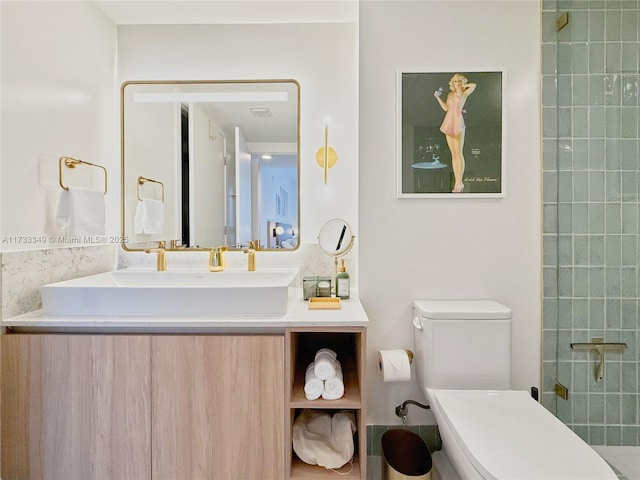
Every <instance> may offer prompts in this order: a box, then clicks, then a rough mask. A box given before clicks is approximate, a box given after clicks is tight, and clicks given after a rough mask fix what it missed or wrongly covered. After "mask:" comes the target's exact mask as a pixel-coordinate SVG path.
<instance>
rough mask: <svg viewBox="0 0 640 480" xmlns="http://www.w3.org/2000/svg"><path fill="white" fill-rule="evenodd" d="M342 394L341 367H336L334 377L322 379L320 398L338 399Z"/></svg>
mask: <svg viewBox="0 0 640 480" xmlns="http://www.w3.org/2000/svg"><path fill="white" fill-rule="evenodd" d="M343 396H344V380H343V376H342V368H341V367H340V366H338V367H337V368H336V375H335V377H332V378H328V379H327V380H325V381H324V390H323V391H322V398H324V399H325V400H338V399H339V398H342V397H343Z"/></svg>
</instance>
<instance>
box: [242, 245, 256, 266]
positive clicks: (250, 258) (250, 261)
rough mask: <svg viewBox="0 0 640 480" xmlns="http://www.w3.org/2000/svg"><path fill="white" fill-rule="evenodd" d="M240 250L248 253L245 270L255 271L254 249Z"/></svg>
mask: <svg viewBox="0 0 640 480" xmlns="http://www.w3.org/2000/svg"><path fill="white" fill-rule="evenodd" d="M250 243H251V242H250ZM242 251H243V252H244V253H246V254H248V255H249V256H248V257H247V270H249V271H250V272H255V271H256V249H255V248H245V249H243V250H242Z"/></svg>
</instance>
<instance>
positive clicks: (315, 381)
mask: <svg viewBox="0 0 640 480" xmlns="http://www.w3.org/2000/svg"><path fill="white" fill-rule="evenodd" d="M314 367H315V364H314V363H313V362H312V363H310V364H309V366H308V367H307V371H306V373H305V375H304V396H305V397H307V400H316V399H318V398H320V396H321V395H322V391H323V390H324V382H323V381H322V380H320V379H319V378H318V377H316V374H315V373H314V372H313V368H314Z"/></svg>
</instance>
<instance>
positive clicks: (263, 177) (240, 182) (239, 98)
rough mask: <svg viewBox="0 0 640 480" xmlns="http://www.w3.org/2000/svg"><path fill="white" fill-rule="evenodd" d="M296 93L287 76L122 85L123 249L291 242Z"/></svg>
mask: <svg viewBox="0 0 640 480" xmlns="http://www.w3.org/2000/svg"><path fill="white" fill-rule="evenodd" d="M299 97H300V93H299V85H298V83H297V82H296V81H294V80H267V81H175V82H168V81H167V82H142V81H134V82H126V83H125V84H123V86H122V91H121V101H122V104H121V109H122V230H123V237H125V238H127V239H128V243H127V245H125V248H127V249H130V250H138V249H144V248H147V247H148V246H149V244H157V242H158V241H159V240H164V241H166V243H167V247H174V248H210V247H213V246H220V245H226V246H228V247H229V248H231V249H234V248H242V247H246V246H247V244H248V242H250V241H255V240H258V241H259V242H260V248H262V249H281V248H282V249H295V248H297V246H298V238H299Z"/></svg>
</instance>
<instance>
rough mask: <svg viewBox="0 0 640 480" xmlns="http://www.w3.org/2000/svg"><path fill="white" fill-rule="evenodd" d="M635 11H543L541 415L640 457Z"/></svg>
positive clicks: (578, 0)
mask: <svg viewBox="0 0 640 480" xmlns="http://www.w3.org/2000/svg"><path fill="white" fill-rule="evenodd" d="M639 7H640V2H638V1H637V0H631V1H625V0H622V1H619V0H618V1H617V0H606V1H605V0H573V1H543V7H542V8H543V26H542V29H543V32H542V40H543V44H542V49H543V50H542V60H543V65H542V73H543V77H542V88H543V113H542V115H543V151H544V162H543V185H544V193H543V202H544V217H543V218H544V237H543V245H544V246H543V252H544V255H543V259H544V260H543V261H544V308H543V312H544V325H543V403H544V405H545V406H546V407H547V408H549V409H550V410H551V411H552V412H554V413H555V414H556V415H557V416H558V417H559V418H560V419H561V420H562V421H563V422H565V423H566V424H567V425H569V426H570V427H571V428H572V429H573V430H574V431H575V432H576V433H578V434H579V435H580V436H581V437H582V438H584V439H585V440H586V441H587V442H588V443H590V444H592V445H632V446H635V445H640V428H639V427H638V417H639V415H640V401H639V395H638V384H639V383H640V369H639V367H638V360H639V357H638V352H639V351H640V335H638V316H639V314H640V301H639V297H640V295H639V287H640V276H639V275H640V268H639V259H640V254H639V248H640V244H639V243H640V242H639V233H640V228H639V225H640V209H639V207H638V200H639V198H640V195H639V193H640V192H639V187H638V182H639V174H638V167H639V162H638V152H639V142H638V128H639V123H640V121H639V115H638V97H639V89H640V77H639V75H638V65H639V61H640V60H639V58H640V49H639V46H638V27H639V19H638V17H639V13H638V12H639ZM565 13H566V14H567V16H564V14H565ZM567 20H568V23H567V24H566V25H565V26H564V27H562V28H561V29H560V30H558V27H559V26H562V25H563V24H564V23H566V21H567ZM600 339H602V341H603V342H607V343H625V344H626V345H627V348H626V349H625V350H624V351H622V352H617V351H612V352H608V353H606V354H605V359H606V360H605V364H604V367H605V368H604V375H603V378H602V380H598V379H597V378H596V376H597V375H596V373H597V369H598V364H599V360H600V359H599V355H598V354H597V353H595V352H594V351H584V350H576V349H572V348H571V344H572V343H591V342H598V341H600ZM556 383H557V384H558V386H563V387H566V389H567V391H568V397H567V399H566V400H565V399H563V398H561V397H560V396H558V395H556V393H555V388H556ZM560 390H562V388H561V387H560Z"/></svg>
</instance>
